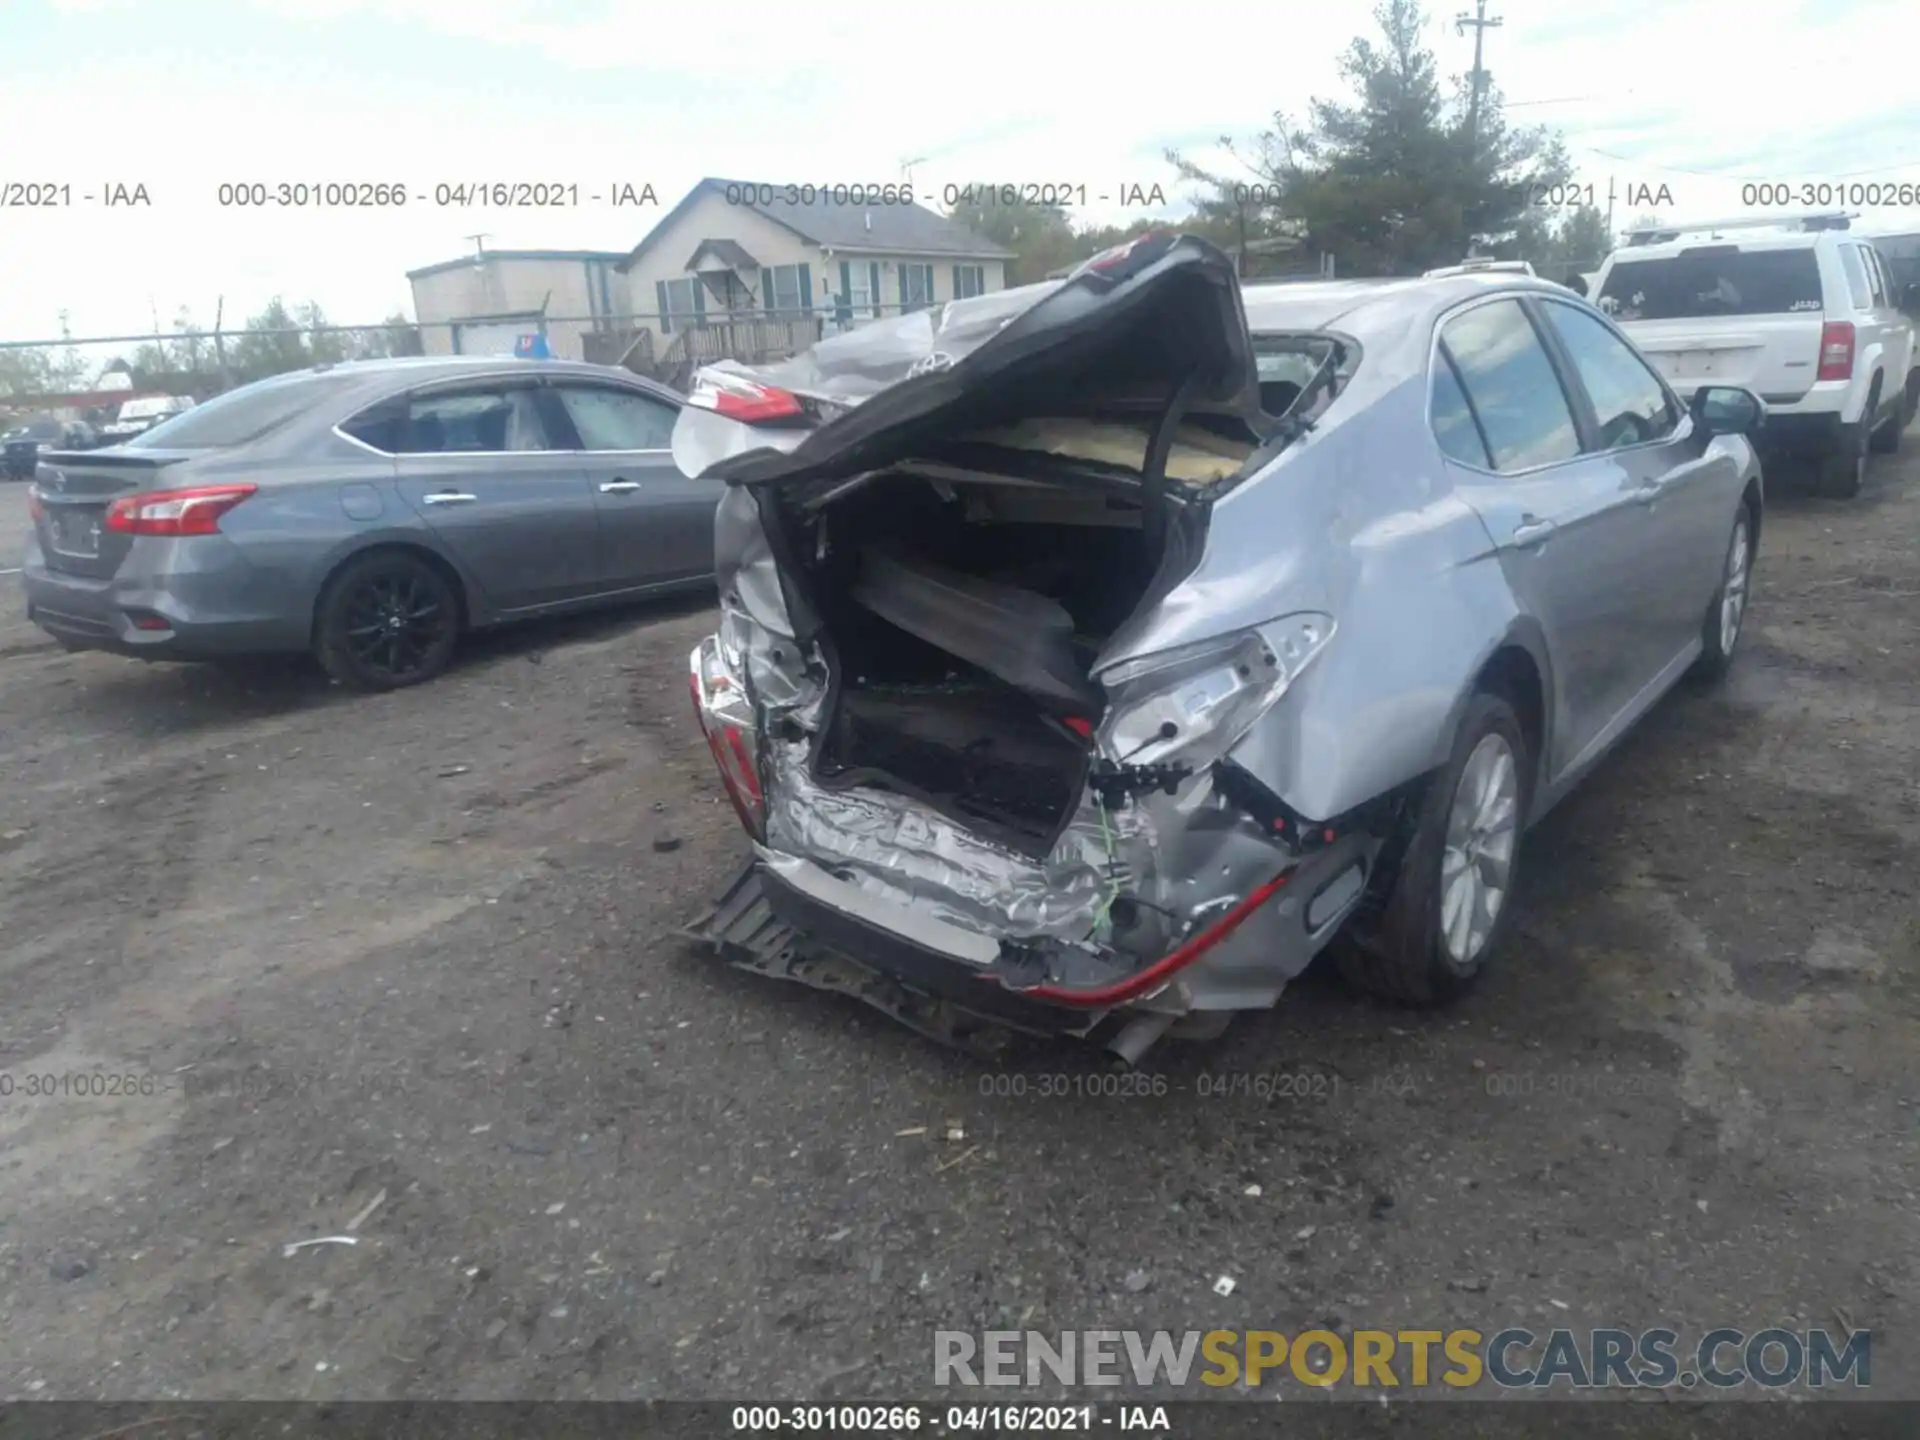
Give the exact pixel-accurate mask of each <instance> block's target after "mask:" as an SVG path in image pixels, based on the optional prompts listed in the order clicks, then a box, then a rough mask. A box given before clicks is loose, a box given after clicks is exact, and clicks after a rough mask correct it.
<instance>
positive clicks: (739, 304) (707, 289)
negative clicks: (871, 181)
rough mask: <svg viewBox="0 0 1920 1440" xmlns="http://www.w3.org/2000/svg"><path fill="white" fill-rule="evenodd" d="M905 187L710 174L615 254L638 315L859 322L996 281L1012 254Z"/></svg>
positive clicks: (643, 318)
mask: <svg viewBox="0 0 1920 1440" xmlns="http://www.w3.org/2000/svg"><path fill="white" fill-rule="evenodd" d="M899 188H901V187H885V186H860V185H854V186H839V185H834V186H821V185H780V184H767V183H761V182H751V181H741V180H722V179H715V178H708V179H705V180H702V181H700V183H699V184H697V185H695V186H694V187H693V189H692V190H690V191H689V192H688V193H687V194H686V196H685V197H684V198H683V199H682V200H681V201H680V202H679V203H678V204H676V205H675V206H674V207H673V208H672V209H671V210H669V211H668V212H667V213H666V214H665V215H664V216H662V217H661V219H660V222H659V224H657V225H655V226H654V227H653V229H652V230H651V231H649V232H648V234H647V236H646V238H645V239H644V240H642V241H641V242H640V243H639V244H638V245H636V246H635V247H634V248H633V250H632V252H631V253H630V254H628V255H627V256H626V258H625V259H624V260H623V261H622V262H621V264H620V269H621V270H622V271H624V272H625V273H626V275H627V278H628V282H629V291H628V295H629V303H630V305H631V307H632V310H633V313H634V314H635V316H636V317H639V318H638V319H637V321H636V323H637V324H639V325H643V326H644V325H649V324H652V323H653V321H652V317H655V316H657V317H659V319H658V324H657V328H658V329H659V331H660V333H661V334H663V335H672V334H674V333H676V332H677V331H680V330H685V329H687V328H689V327H698V326H710V325H716V324H726V323H728V322H732V321H742V320H747V319H749V318H752V319H766V320H772V321H778V322H792V321H796V320H812V321H815V322H820V323H825V324H836V325H854V324H858V323H859V322H860V321H862V320H870V319H874V318H876V317H878V316H880V315H898V314H900V313H902V312H903V311H911V310H917V309H922V308H924V307H926V306H930V305H937V304H940V303H942V302H944V301H947V300H954V299H963V298H965V297H967V296H970V295H980V294H985V293H987V292H989V291H993V290H1003V289H1005V288H1006V283H1007V273H1006V271H1007V262H1008V261H1009V260H1011V259H1012V258H1013V254H1012V252H1011V251H1008V250H1004V249H1002V248H1001V247H999V246H998V245H995V244H993V243H992V242H991V241H988V240H984V239H982V238H981V237H980V236H978V235H976V234H974V233H973V232H972V231H971V230H969V229H967V228H966V227H965V226H964V225H961V224H959V223H957V222H956V221H953V220H949V219H948V218H947V217H946V216H944V215H941V214H939V213H937V212H935V211H933V210H929V209H928V208H927V207H925V206H924V205H916V204H911V203H906V202H904V201H902V200H900V199H898V198H892V197H890V195H889V193H888V192H889V191H890V190H896V191H897V190H898V189H899Z"/></svg>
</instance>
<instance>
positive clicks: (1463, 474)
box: [674, 236, 1764, 1059]
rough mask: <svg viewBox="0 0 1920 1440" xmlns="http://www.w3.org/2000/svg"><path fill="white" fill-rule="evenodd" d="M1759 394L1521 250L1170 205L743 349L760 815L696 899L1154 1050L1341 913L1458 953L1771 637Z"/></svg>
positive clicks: (859, 964)
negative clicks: (894, 304)
mask: <svg viewBox="0 0 1920 1440" xmlns="http://www.w3.org/2000/svg"><path fill="white" fill-rule="evenodd" d="M1763 417H1764V407H1763V406H1762V404H1761V403H1760V401H1759V400H1758V399H1757V398H1756V397H1754V396H1753V395H1752V394H1750V393H1749V392H1747V391H1744V390H1737V389H1719V388H1707V389H1703V390H1700V391H1698V392H1696V393H1694V394H1692V395H1687V396H1682V395H1677V394H1675V393H1674V392H1673V391H1672V390H1671V389H1670V388H1669V386H1668V385H1667V384H1666V382H1665V381H1663V380H1662V379H1661V377H1660V376H1659V375H1658V374H1657V373H1656V372H1655V371H1654V370H1653V369H1652V368H1651V367H1649V366H1648V365H1647V363H1646V362H1645V361H1644V360H1643V359H1642V358H1641V356H1640V355H1639V354H1638V352H1636V351H1635V349H1634V348H1633V346H1632V345H1631V344H1629V343H1628V342H1627V341H1626V340H1625V339H1624V338H1623V337H1622V336H1621V334H1620V332H1619V331H1618V330H1617V329H1616V328H1615V327H1614V326H1613V325H1611V324H1610V323H1609V322H1608V321H1607V320H1606V318H1605V317H1604V316H1602V315H1601V314H1599V312H1597V311H1596V310H1595V309H1593V308H1592V307H1591V306H1589V305H1588V304H1586V303H1585V302H1584V301H1583V300H1581V299H1579V298H1578V297H1576V296H1574V295H1572V294H1571V293H1569V292H1568V291H1567V290H1566V289H1564V288H1562V287H1560V286H1556V285H1552V284H1549V283H1547V282H1544V281H1538V280H1535V279H1533V278H1531V277H1528V276H1525V275H1519V274H1512V273H1500V272H1482V273H1455V274H1448V275H1441V276H1435V277H1426V278H1421V279H1415V280H1385V281H1367V282H1349V283H1333V282H1328V283H1311V284H1288V285H1268V286H1252V287H1248V288H1246V289H1244V290H1243V289H1242V287H1241V285H1240V284H1239V283H1238V282H1237V280H1236V279H1235V276H1234V272H1233V269H1232V266H1231V264H1230V262H1229V261H1228V260H1227V258H1226V257H1225V256H1224V255H1222V254H1221V253H1220V252H1219V251H1217V250H1215V249H1213V248H1212V247H1210V246H1208V245H1206V244H1205V243H1203V242H1200V241H1197V240H1193V239H1189V238H1180V239H1175V238H1173V237H1168V236H1158V237H1151V238H1148V239H1145V240H1142V241H1138V242H1135V243H1134V244H1132V245H1130V246H1127V247H1123V248H1122V249H1120V250H1118V251H1114V252H1109V253H1108V254H1106V255H1103V256H1101V257H1099V258H1097V259H1096V260H1094V261H1091V262H1089V263H1088V264H1087V265H1086V266H1085V267H1083V268H1082V269H1081V270H1080V271H1078V272H1077V273H1075V274H1074V275H1072V276H1071V277H1069V278H1068V279H1066V280H1064V281H1061V282H1057V283H1054V284H1050V285H1045V286H1036V287H1030V288H1026V289H1020V290H1014V291H1008V292H1005V293H1002V294H997V295H990V296H986V297H983V298H980V299H976V300H969V301H961V302H956V303H954V304H952V305H948V306H945V307H941V308H939V309H936V310H932V311H928V312H923V313H920V314H916V315H910V316H906V317H904V318H902V319H901V320H899V321H897V322H888V323H882V324H876V325H874V326H872V327H869V328H867V329H864V330H861V331H856V332H854V333H852V334H849V335H846V336H843V337H837V338H835V339H832V340H829V341H827V342H824V343H822V344H821V345H819V346H817V347H816V348H815V349H814V350H813V351H811V352H809V353H807V354H805V355H802V356H800V357H798V358H797V359H795V360H792V361H788V362H785V363H783V364H781V365H779V366H772V367H765V368H762V369H759V370H754V371H746V370H742V369H740V368H738V367H721V368H715V369H712V370H709V371H706V372H704V373H702V374H701V375H700V376H698V377H697V378H696V383H695V387H694V393H693V395H692V396H691V399H690V403H689V405H688V406H687V408H686V409H685V410H684V411H683V412H682V414H681V417H680V420H679V422H678V424H677V426H676V429H675V433H674V454H675V458H676V459H677V460H679V462H680V464H681V466H682V468H683V469H685V470H687V471H688V473H689V474H697V475H701V476H704V477H717V478H721V479H724V480H725V481H726V482H727V487H726V493H725V495H724V496H723V497H722V499H721V502H720V509H719V523H718V541H717V544H718V552H717V568H718V579H719V584H720V590H721V601H722V608H721V617H720V624H719V629H718V632H717V633H716V634H715V635H714V636H713V637H712V638H710V639H708V640H707V641H706V642H705V643H703V644H702V645H701V646H700V647H699V648H698V649H697V650H696V651H695V653H694V655H693V657H692V688H693V695H694V701H695V706H696V710H697V712H698V715H699V720H700V723H701V725H702V727H703V729H704V731H705V734H706V737H707V740H708V743H709V745H710V746H711V749H712V751H713V755H714V759H715V761H716V764H717V765H718V767H719V771H720V776H721V779H722V781H723V783H724V785H725V788H726V790H727V792H728V794H729V795H730V796H731V798H732V800H733V802H734V805H735V807H736V808H737V809H738V812H739V815H740V819H741V821H742V823H743V825H744V827H745V829H746V831H747V835H748V838H749V841H750V844H751V854H750V856H749V857H748V860H747V863H746V865H745V867H744V869H743V870H742V871H741V873H740V875H739V877H738V878H737V879H736V880H735V881H734V882H733V884H732V886H731V887H730V888H729V890H728V891H727V892H726V893H725V894H724V895H723V896H721V897H720V899H719V900H718V902H717V903H716V905H715V907H714V909H713V911H712V912H711V913H710V914H708V915H706V916H705V917H704V918H702V919H701V920H699V921H697V922H696V923H695V924H694V925H693V926H692V927H691V933H693V934H694V935H696V936H698V937H701V938H702V939H704V940H705V941H707V942H710V943H711V944H712V945H713V946H714V947H716V948H717V949H718V951H719V952H720V953H721V954H723V955H724V956H726V957H727V958H728V959H730V960H732V961H734V962H735V963H738V964H741V965H745V966H748V967H750V968H753V969H757V970H760V971H762V972H765V973H768V974H772V975H778V976H783V977H786V978H790V979H797V980H802V981H806V982H808V983H811V984H814V985H817V986H821V987H824V988H830V989H837V990H842V991H847V992H851V993H853V994H856V995H859V996H860V997H861V998H863V999H866V1000H868V1001H870V1002H872V1003H874V1004H877V1005H880V1006H882V1007H883V1008H885V1009H887V1010H889V1011H890V1012H892V1013H893V1014H895V1015H897V1016H899V1017H900V1018H902V1019H905V1020H907V1021H908V1022H909V1023H912V1024H914V1025H916V1026H917V1027H919V1028H920V1029H922V1030H924V1031H926V1032H928V1033H931V1034H935V1035H939V1036H941V1037H943V1038H946V1039H950V1040H958V1039H966V1038H979V1037H980V1035H981V1034H982V1033H983V1030H984V1029H985V1028H986V1027H985V1026H984V1025H983V1022H989V1021H990V1022H995V1026H996V1027H1012V1028H1015V1029H1026V1030H1031V1031H1037V1032H1045V1033H1059V1032H1067V1033H1073V1034H1092V1033H1094V1032H1096V1031H1098V1032H1099V1033H1098V1038H1101V1039H1104V1040H1105V1041H1107V1043H1109V1044H1111V1045H1112V1046H1113V1048H1114V1049H1116V1050H1117V1051H1118V1052H1119V1053H1120V1054H1122V1055H1124V1056H1126V1057H1128V1058H1130V1059H1137V1058H1138V1057H1139V1056H1140V1055H1141V1054H1142V1053H1143V1052H1144V1051H1145V1049H1146V1048H1147V1046H1149V1045H1150V1044H1152V1043H1154V1042H1155V1041H1156V1040H1157V1039H1158V1038H1159V1037H1161V1036H1162V1035H1165V1034H1168V1033H1172V1034H1175V1035H1187V1036H1204V1035H1208V1034H1212V1033H1216V1032H1217V1031H1218V1029H1219V1028H1220V1027H1221V1026H1222V1025H1224V1023H1225V1021H1226V1019H1227V1017H1228V1016H1229V1015H1230V1014H1231V1013H1232V1012H1234V1011H1238V1010H1248V1009H1258V1008H1262V1007H1266V1006H1271V1005H1272V1004H1273V1003H1274V1002H1275V1000H1276V999H1277V998H1278V997H1279V996H1280V994H1281V992H1282V990H1283V989H1284V988H1285V987H1286V985H1287V983H1288V981H1290V980H1291V979H1293V978H1294V977H1295V976H1296V975H1298V974H1299V973H1300V972H1301V971H1302V970H1303V969H1304V968H1305V967H1306V966H1307V964H1308V962H1309V961H1310V960H1311V959H1312V958H1313V957H1314V955H1315V954H1316V953H1317V952H1319V951H1320V950H1322V949H1323V948H1325V947H1327V946H1328V945H1329V944H1330V943H1332V942H1333V941H1334V940H1335V939H1336V937H1340V939H1341V941H1342V943H1341V945H1340V947H1339V951H1338V953H1339V955H1340V960H1341V964H1342V965H1343V967H1344V968H1345V969H1346V970H1347V972H1348V973H1349V974H1350V975H1351V976H1352V977H1353V978H1354V979H1356V980H1357V981H1359V982H1360V983H1361V984H1363V985H1365V986H1367V987H1369V988H1371V989H1372V990H1374V991H1376V992H1378V993H1379V994H1381V995H1383V996H1387V997H1391V998H1394V999H1397V1000H1401V1001H1406V1002H1412V1003H1431V1002H1436V1001H1441V1000H1444V999H1446V998H1448V997H1451V996H1453V995H1455V994H1457V993H1459V992H1460V991H1461V990H1462V989H1464V988H1465V987H1466V986H1467V985H1469V984H1470V983H1472V982H1473V981H1474V979H1475V978H1476V977H1477V976H1478V975H1479V974H1480V973H1481V972H1482V971H1483V969H1484V968H1485V966H1486V965H1487V964H1488V962H1489V959H1490V957H1492V956H1493V955H1494V954H1495V953H1496V952H1497V951H1498V949H1499V947H1500V943H1501V939H1502V935H1503V933H1504V932H1505V931H1506V929H1507V928H1508V926H1509V924H1510V922H1511V919H1512V909H1513V907H1512V904H1511V897H1512V894H1513V887H1514V883H1515V879H1516V876H1517V875H1518V874H1519V872H1520V870H1521V868H1522V867H1523V865H1524V862H1525V855H1526V838H1525V837H1526V832H1527V829H1528V827H1529V826H1531V825H1532V824H1533V823H1534V822H1536V821H1538V820H1539V819H1540V817H1541V816H1542V815H1544V814H1545V813H1546V812H1547V811H1548V810H1549V809H1550V808H1551V807H1552V806H1553V805H1554V804H1555V802H1557V801H1558V800H1559V799H1560V798H1561V797H1562V796H1564V795H1566V794H1567V793H1568V791H1569V790H1570V789H1571V788H1572V787H1573V786H1574V785H1575V784H1577V783H1578V782H1579V780H1580V778H1581V777H1582V776H1583V775H1585V774H1586V773H1587V772H1588V771H1589V770H1590V769H1592V767H1593V766H1594V764H1595V763H1596V762H1597V761H1598V760H1599V759H1600V757H1601V756H1602V755H1604V754H1605V753H1606V752H1607V751H1608V749H1609V748H1611V747H1612V746H1613V745H1614V744H1616V743H1617V742H1618V741H1619V740H1620V739H1621V737H1622V736H1624V735H1625V734H1626V733H1627V731H1628V730H1629V728H1630V727H1631V726H1632V725H1633V723H1634V722H1635V721H1636V720H1637V719H1638V718H1639V717H1640V716H1641V715H1643V714H1645V713H1646V711H1647V709H1648V707H1649V706H1651V705H1652V704H1653V703H1654V702H1655V701H1656V700H1658V699H1659V698H1660V696H1661V695H1662V694H1663V693H1664V692H1665V691H1666V690H1667V689H1668V688H1669V687H1671V686H1672V685H1674V684H1675V683H1676V682H1678V681H1679V680H1680V679H1681V678H1682V677H1683V676H1684V675H1686V674H1687V673H1688V672H1689V671H1695V672H1700V673H1702V674H1704V675H1707V676H1713V675H1717V674H1719V673H1720V672H1721V671H1722V670H1724V669H1725V667H1726V666H1727V664H1728V662H1729V660H1730V658H1731V657H1732V655H1733V651H1734V646H1735V644H1736V643H1737V641H1738V640H1739V637H1740V629H1741V621H1742V618H1743V614H1744V609H1745V605H1746V600H1747V595H1748V589H1749V585H1750V581H1751V576H1752V567H1753V558H1754V554H1755V547H1756V545H1757V543H1758V540H1759V535H1760V522H1761V512H1762V496H1761V485H1760V473H1759V469H1758V467H1757V465H1756V463H1755V460H1754V452H1753V449H1752V446H1751V445H1750V443H1749V440H1748V438H1747V437H1748V435H1749V434H1750V433H1751V432H1753V431H1754V430H1755V429H1756V427H1757V426H1759V425H1760V424H1761V423H1762V420H1763Z"/></svg>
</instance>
